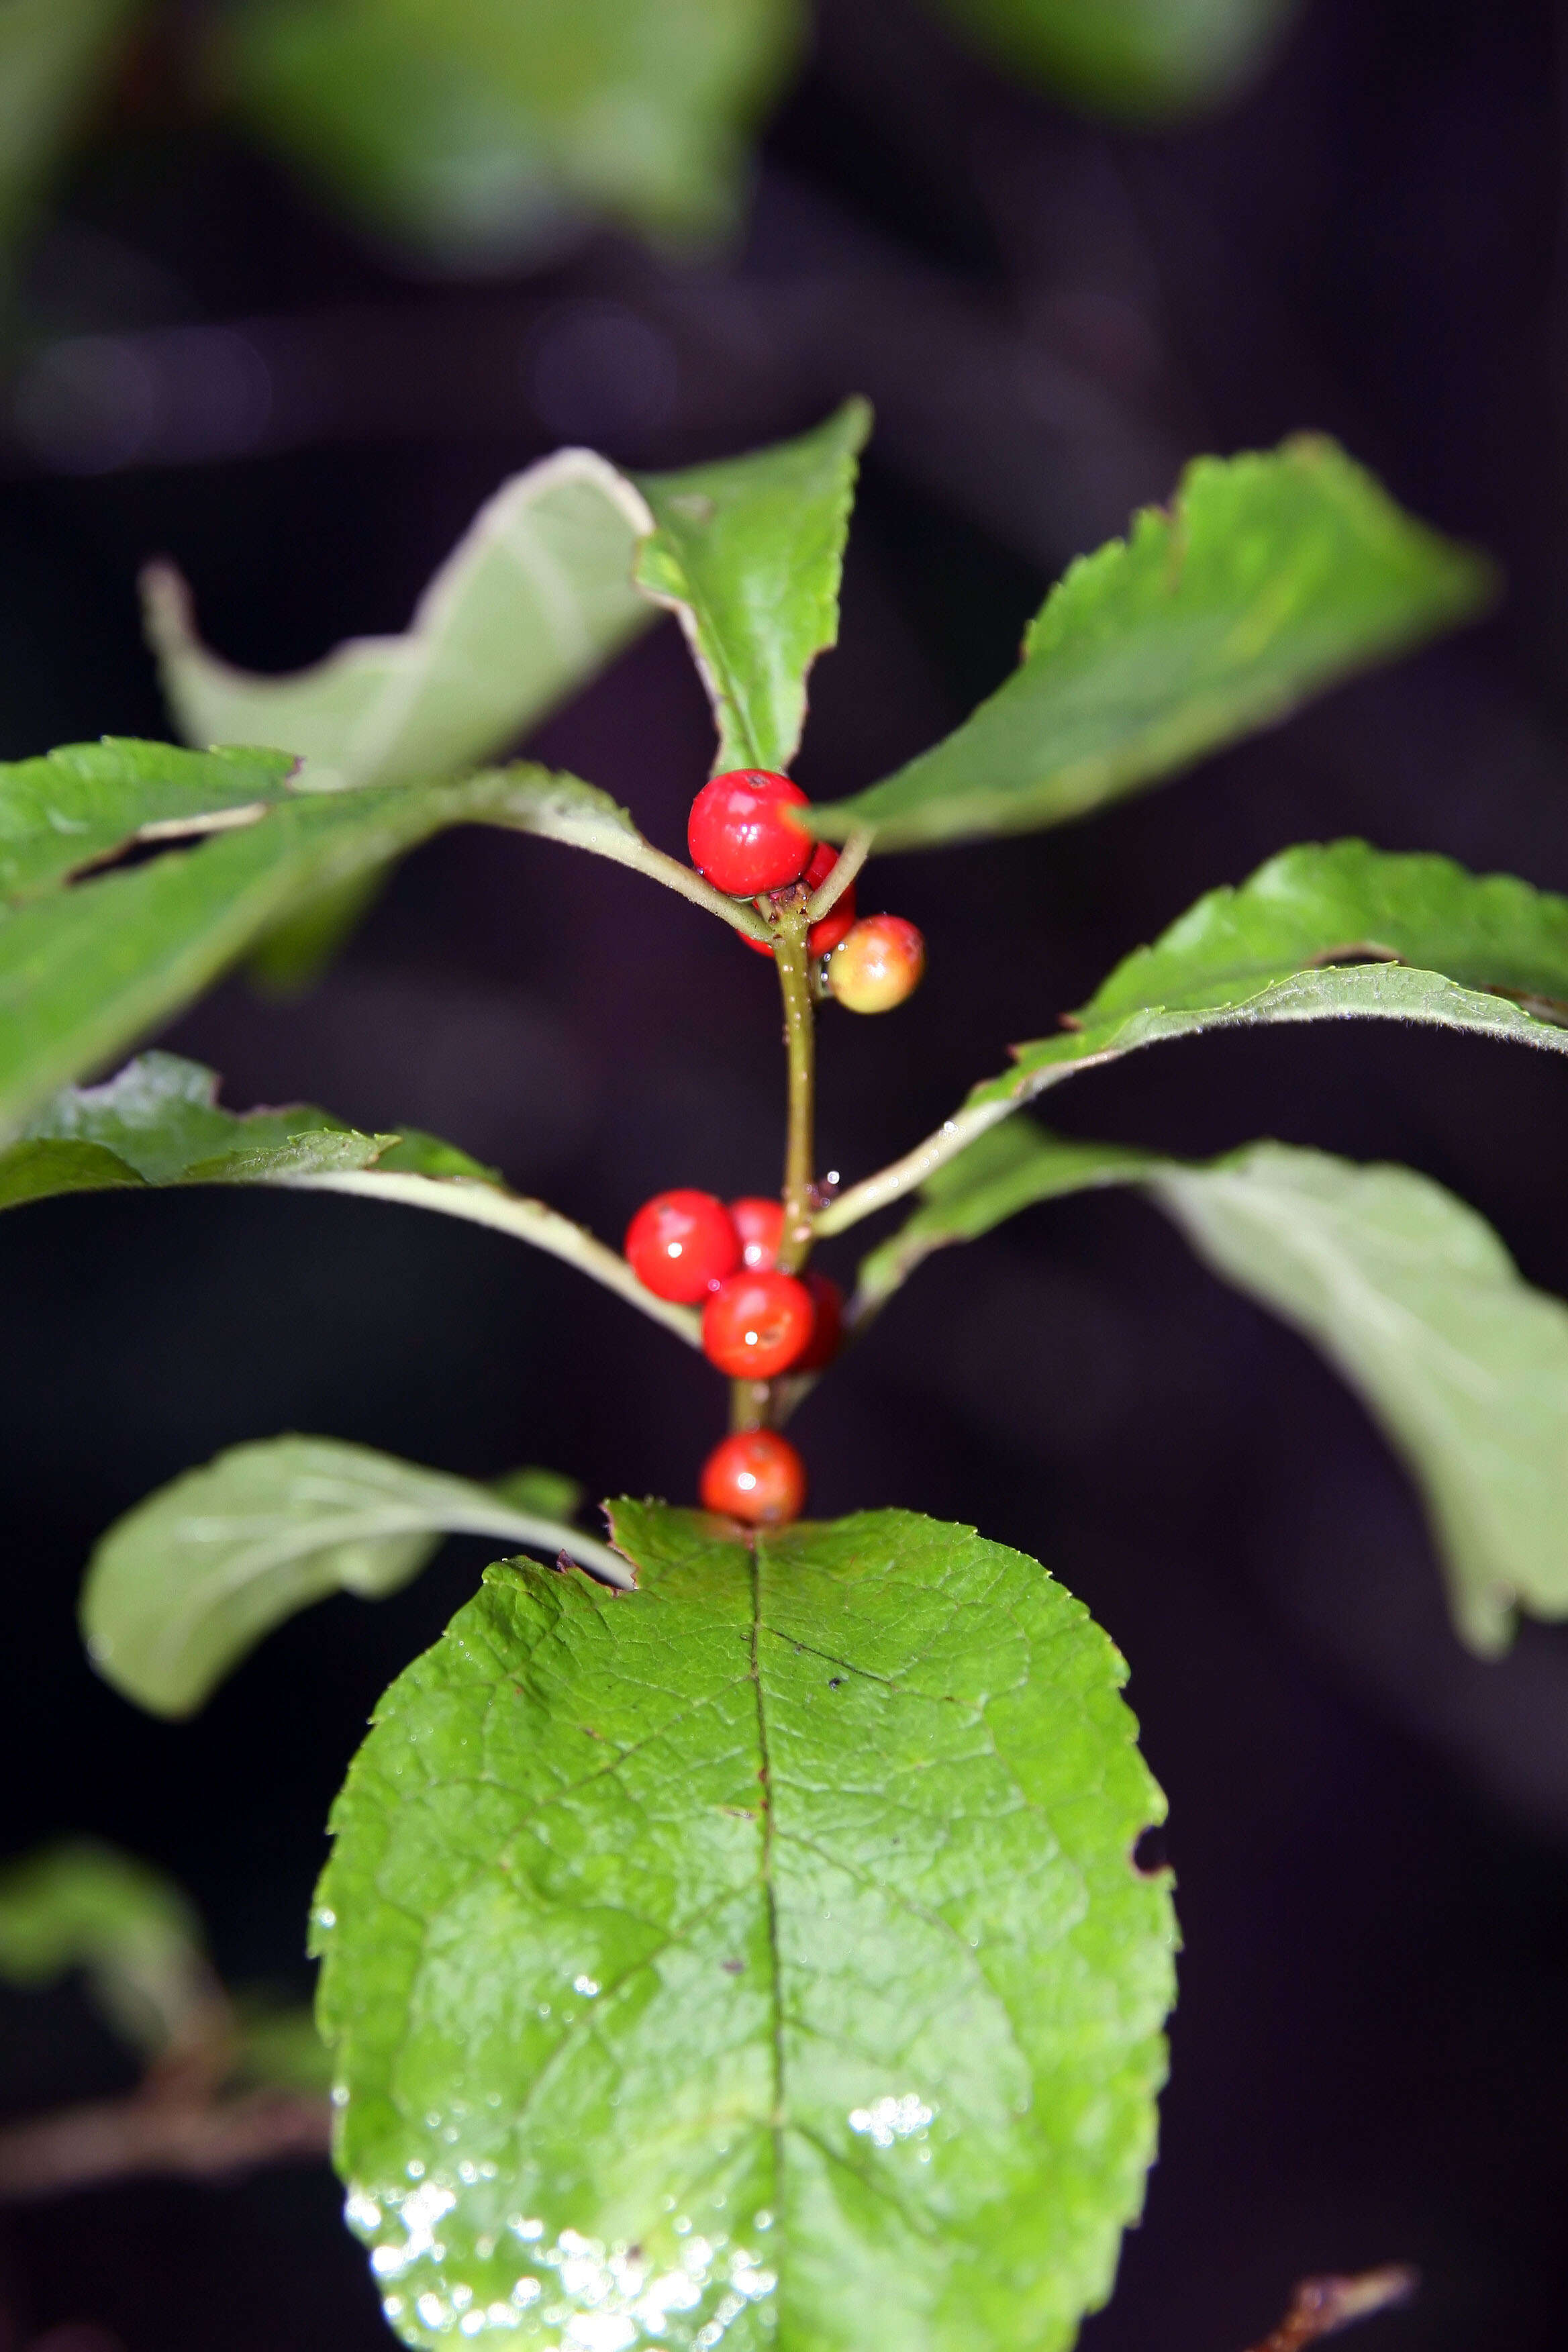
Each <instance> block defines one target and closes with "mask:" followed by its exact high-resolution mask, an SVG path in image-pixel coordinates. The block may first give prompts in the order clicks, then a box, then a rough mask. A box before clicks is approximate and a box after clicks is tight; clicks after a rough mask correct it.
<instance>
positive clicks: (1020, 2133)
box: [315, 1504, 1173, 2352]
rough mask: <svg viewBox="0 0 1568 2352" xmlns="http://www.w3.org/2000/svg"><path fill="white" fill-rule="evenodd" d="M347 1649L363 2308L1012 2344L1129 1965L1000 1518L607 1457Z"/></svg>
mask: <svg viewBox="0 0 1568 2352" xmlns="http://www.w3.org/2000/svg"><path fill="white" fill-rule="evenodd" d="M613 1517H614V1525H615V1529H616V1540H617V1542H618V1543H619V1544H620V1545H621V1546H622V1547H623V1549H625V1550H626V1553H627V1554H628V1556H629V1557H630V1558H632V1559H635V1561H636V1563H637V1571H638V1577H639V1583H640V1590H639V1591H637V1592H636V1593H635V1594H632V1595H630V1596H626V1597H623V1598H618V1599H612V1597H611V1596H610V1595H608V1594H606V1593H605V1592H603V1591H600V1590H598V1589H596V1588H595V1587H594V1586H592V1585H590V1584H589V1583H588V1582H587V1581H586V1580H584V1579H581V1578H560V1577H552V1576H550V1575H548V1574H545V1573H543V1572H541V1571H534V1570H519V1569H516V1568H511V1567H501V1568H493V1569H491V1570H489V1571H488V1573H487V1576H486V1580H485V1586H484V1589H483V1591H481V1592H480V1593H479V1595H478V1596H477V1598H476V1599H475V1600H474V1601H471V1602H470V1603H469V1604H468V1607H467V1608H465V1609H464V1610H463V1611H462V1612H460V1613H459V1614H458V1617H457V1618H456V1619H455V1620H454V1622H453V1623H452V1625H451V1627H450V1628H449V1630H448V1632H447V1634H446V1636H445V1638H444V1639H443V1640H442V1641H441V1642H439V1643H437V1645H436V1647H435V1648H434V1649H432V1650H430V1651H428V1652H427V1653H426V1655H425V1656H424V1657H423V1658H421V1659H419V1660H418V1661H417V1662H416V1664H414V1665H413V1666H411V1667H410V1668H409V1670H408V1671H407V1673H405V1675H402V1676H401V1677H400V1679H399V1680H398V1681H397V1682H396V1683H395V1684H394V1685H393V1687H392V1689H391V1690H390V1691H389V1692H388V1693H387V1695H386V1696H385V1697H384V1699H383V1700H382V1702H381V1704H380V1706H379V1707H378V1708H377V1710H376V1717H375V1723H374V1729H373V1730H372V1732H371V1734H370V1737H369V1738H368V1739H367V1740H366V1742H365V1745H364V1747H363V1748H362V1750H361V1752H360V1754H359V1756H358V1758H357V1759H356V1760H355V1762H354V1764H353V1768H352V1769H351V1771H350V1774H349V1778H348V1781H347V1784H346V1786H345V1788H344V1790H343V1792H342V1796H341V1797H340V1798H339V1800H338V1802H337V1806H336V1808H335V1811H334V1814H333V1821H332V1827H333V1831H334V1835H335V1846H334V1851H333V1854H332V1858H331V1862H330V1864H329V1865H328V1867H327V1871H326V1873H325V1875H324V1876H323V1879H322V1882H321V1889H320V1894H319V1897H318V1907H317V1910H316V1914H315V1940H316V1944H317V1947H318V1948H319V1949H320V1950H321V1953H322V1955H323V1957H324V1960H325V1967H324V1969H323V1973H322V1979H321V1997H320V2014H321V2023H322V2030H323V2032H325V2033H326V2034H327V2036H328V2038H329V2040H330V2041H331V2042H332V2044H333V2046H334V2051H335V2057H336V2068H337V2074H338V2082H339V2090H338V2093H337V2096H338V2097H339V2099H340V2100H341V2101H343V2102H344V2104H342V2105H341V2106H340V2111H339V2144H338V2151H337V2152H338V2161H339V2165H340V2168H341V2169H342V2173H343V2175H344V2177H345V2179H346V2180H347V2181H348V2183H349V2188H350V2195H349V2200H348V2208H347V2210H348V2216H349V2219H350V2221H351V2222H352V2223H353V2226H354V2227H355V2228H356V2229H357V2230H358V2231H359V2232H360V2233H361V2235H362V2236H363V2238H365V2239H366V2240H367V2241H368V2242H369V2243H370V2245H371V2246H372V2248H373V2250H374V2251H373V2255H372V2261H373V2265H374V2270H375V2272H376V2274H377V2277H378V2280H379V2282H380V2284H381V2285H382V2288H383V2292H384V2307H385V2309H386V2312H387V2315H388V2317H389V2318H390V2319H391V2321H392V2323H393V2325H394V2326H395V2328H396V2329H397V2331H398V2333H399V2334H400V2335H401V2336H403V2337H404V2339H405V2342H407V2343H410V2344H416V2345H436V2344H438V2343H440V2342H442V2341H444V2340H445V2339H446V2338H447V2336H449V2335H450V2334H451V2333H453V2331H454V2329H455V2328H456V2326H458V2325H459V2324H460V2322H459V2317H458V2315H467V2314H468V2313H478V2314H482V2315H484V2318H485V2320H486V2322H487V2323H488V2325H489V2326H490V2327H492V2328H496V2329H502V2330H504V2331H505V2332H506V2334H507V2337H508V2340H509V2341H510V2342H513V2343H518V2344H521V2345H524V2346H538V2347H546V2346H553V2345H556V2344H559V2343H564V2342H567V2341H568V2340H569V2341H571V2342H572V2343H573V2344H579V2343H580V2344H583V2345H593V2344H603V2345H616V2346H619V2347H628V2348H629V2347H636V2346H642V2345H646V2344H658V2345H668V2346H669V2347H672V2352H677V2348H679V2352H696V2347H707V2346H710V2345H711V2344H713V2343H715V2342H717V2340H718V2338H719V2336H720V2335H721V2334H722V2335H723V2337H724V2342H725V2344H726V2346H727V2347H730V2352H762V2347H764V2346H765V2347H770V2352H850V2347H854V2352H863V2347H867V2346H872V2345H875V2346H888V2347H892V2346H900V2347H902V2346H906V2345H909V2346H913V2345H917V2344H918V2345H920V2346H921V2347H924V2352H961V2347H962V2352H973V2347H975V2346H976V2345H982V2344H983V2345H984V2346H985V2347H988V2352H1008V2348H1009V2347H1016V2352H1054V2347H1064V2346H1066V2345H1068V2343H1070V2341H1071V2339H1072V2336H1073V2332H1074V2327H1075V2324H1076V2322H1077V2319H1078V2316H1079V2314H1080V2313H1081V2312H1082V2311H1084V2310H1085V2309H1088V2308H1091V2307H1093V2306H1095V2305H1099V2304H1100V2303H1101V2302H1102V2301H1103V2300H1104V2298H1105V2295H1106V2294H1107V2292H1108V2290H1109V2287H1110V2279H1111V2274H1112V2271H1113V2268H1114V2264H1115V2260H1116V2250H1117V2243H1118V2239H1119V2236H1120V2233H1121V2229H1122V2227H1123V2226H1124V2225H1125V2224H1126V2222H1127V2221H1129V2220H1131V2217H1132V2216H1133V2214H1134V2213H1135V2212H1136V2210H1137V2209H1138V2206H1139V2203H1140V2200H1141V2198H1142V2179H1143V2173H1144V2169H1145V2168H1146V2166H1147V2164H1148V2162H1149V2160H1150V2158H1151V2155H1152V2148H1153V2138H1154V2105H1153V2102H1154V2095H1155V2093H1156V2091H1157V2089H1158V2087H1159V2084H1160V2082H1161V2080H1162V2077H1163V2044H1162V2042H1161V2039H1160V2033H1159V2026H1160V2021H1161V2019H1162V2017H1163V2013H1164V2011H1165V2009H1166V2008H1167V2006H1168V2005H1169V2001H1170V1999H1171V1981H1172V1969H1171V1953H1172V1945H1173V1926H1172V1918H1171V1908H1170V1895H1169V1887H1168V1882H1167V1880H1166V1879H1165V1878H1164V1877H1163V1876H1161V1877H1158V1878H1148V1877H1142V1876H1141V1875H1140V1874H1138V1872H1137V1871H1136V1870H1135V1869H1134V1868H1133V1866H1132V1864H1131V1847H1132V1844H1133V1842H1134V1840H1135V1839H1136V1837H1137V1835H1138V1833H1139V1832H1140V1830H1141V1829H1142V1827H1143V1825H1144V1824H1145V1823H1146V1822H1151V1821H1152V1820H1155V1819H1157V1818H1159V1816H1160V1813H1161V1811H1162V1804H1161V1800H1160V1796H1159V1792H1158V1790H1156V1789H1155V1788H1154V1786H1153V1784H1152V1781H1151V1780H1150V1779H1149V1776H1148V1774H1147V1772H1146V1771H1145V1770H1144V1769H1143V1766H1142V1762H1141V1761H1140V1759H1139V1757H1138V1754H1137V1750H1136V1748H1135V1747H1134V1744H1133V1734H1134V1726H1133V1723H1132V1720H1131V1716H1130V1715H1129V1714H1128V1713H1127V1711H1126V1709H1125V1707H1124V1706H1123V1705H1122V1703H1121V1699H1120V1698H1119V1697H1118V1696H1117V1691H1118V1687H1119V1685H1120V1684H1121V1681H1122V1678H1123V1675H1124V1673H1125V1668H1124V1667H1123V1665H1122V1663H1121V1659H1120V1658H1119V1657H1118V1656H1117V1654H1116V1652H1115V1651H1114V1650H1113V1649H1112V1648H1111V1646H1110V1643H1109V1641H1108V1640H1107V1639H1106V1637H1105V1635H1104V1634H1103V1633H1100V1630H1099V1628H1098V1627H1097V1626H1095V1625H1094V1623H1093V1622H1091V1620H1090V1619H1089V1616H1088V1615H1087V1613H1086V1612H1085V1611H1084V1610H1083V1608H1082V1607H1081V1605H1080V1604H1079V1602H1077V1601H1073V1600H1072V1599H1071V1598H1070V1597H1069V1596H1068V1594H1067V1593H1066V1592H1064V1591H1062V1589H1061V1587H1060V1586H1059V1585H1058V1584H1056V1583H1054V1582H1053V1581H1052V1580H1051V1579H1050V1578H1049V1577H1048V1576H1047V1574H1046V1573H1045V1571H1044V1570H1042V1569H1041V1568H1039V1567H1038V1566H1037V1564H1036V1562H1035V1561H1033V1560H1031V1559H1025V1558H1024V1557H1023V1556H1022V1555H1020V1554H1019V1553H1017V1552H1014V1551H1008V1550H1005V1549H1003V1547H1001V1546H1000V1545H997V1544H992V1543H985V1542H983V1541H982V1540H980V1538H977V1537H976V1536H974V1535H973V1533H971V1531H970V1530H968V1529H967V1528H954V1527H945V1526H942V1525H940V1524H938V1523H936V1522H934V1521H931V1520H929V1519H922V1518H920V1517H917V1516H915V1515H914V1514H912V1513H908V1512H901V1511H879V1512H874V1513H868V1514H867V1515H865V1516H863V1517H858V1518H852V1519H847V1520H845V1521H842V1522H841V1523H839V1524H838V1525H837V1526H831V1527H813V1526H809V1525H803V1526H800V1527H796V1528H790V1529H789V1530H787V1531H786V1532H784V1533H781V1534H768V1533H759V1534H758V1536H757V1537H756V1538H755V1540H754V1544H753V1543H752V1542H751V1541H747V1542H744V1543H742V1542H741V1541H738V1540H735V1539H734V1536H733V1532H732V1530H731V1528H729V1526H728V1523H726V1522H724V1521H722V1520H713V1519H709V1518H704V1517H701V1516H700V1515H698V1514H695V1513H690V1512H684V1511H673V1510H670V1509H669V1508H668V1507H666V1506H663V1505H659V1504H646V1505H632V1504H618V1505H616V1507H615V1510H614V1514H613Z"/></svg>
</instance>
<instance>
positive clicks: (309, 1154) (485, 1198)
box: [0, 1053, 701, 1348]
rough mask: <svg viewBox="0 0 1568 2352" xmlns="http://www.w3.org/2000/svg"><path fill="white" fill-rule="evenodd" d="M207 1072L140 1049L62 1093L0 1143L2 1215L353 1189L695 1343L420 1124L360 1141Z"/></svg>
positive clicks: (691, 1329)
mask: <svg viewBox="0 0 1568 2352" xmlns="http://www.w3.org/2000/svg"><path fill="white" fill-rule="evenodd" d="M218 1085H219V1081H218V1078H217V1075H216V1072H215V1071H212V1070H208V1069H204V1068H203V1066H202V1065H201V1064H200V1063H199V1062H187V1061H184V1060H183V1059H182V1058H181V1056H180V1055H177V1054H158V1053H153V1054H142V1055H139V1056H138V1057H137V1059H136V1060H135V1061H133V1062H129V1063H127V1065H126V1066H125V1068H124V1069H123V1070H121V1072H120V1073H119V1074H118V1076H115V1077H112V1078H110V1079H107V1080H106V1081H105V1082H104V1084H103V1085H102V1086H100V1087H62V1088H61V1090H60V1092H59V1093H58V1095H54V1096H51V1097H50V1098H49V1100H48V1101H47V1103H45V1105H44V1106H43V1108H41V1109H40V1110H39V1111H37V1113H36V1114H35V1116H34V1117H33V1118H31V1119H30V1120H29V1121H28V1122H27V1123H26V1126H25V1128H24V1129H23V1130H22V1133H21V1134H20V1135H19V1136H18V1137H17V1139H16V1141H15V1142H14V1143H11V1144H10V1145H8V1146H6V1147H5V1148H4V1149H3V1150H0V1209H13V1208H20V1207H22V1206H23V1205H24V1204H25V1203H26V1202H30V1201H46V1200H49V1199H52V1198H53V1197H54V1196H55V1195H57V1194H58V1193H64V1192H106V1191H110V1190H113V1189H115V1188H117V1187H118V1188H126V1187H131V1188H135V1187H138V1186H145V1185H163V1184H269V1185H280V1186H282V1187H284V1188H285V1189H286V1190H288V1191H290V1192H350V1193H353V1195H354V1196H355V1197H356V1198H358V1199H361V1200H369V1201H382V1202H387V1203H390V1204H392V1205H395V1206H397V1207H400V1208H413V1209H426V1210H433V1211H434V1212H435V1213H436V1214H437V1215H438V1216H447V1217H462V1218H466V1219H467V1220H468V1222H469V1223H473V1224H480V1225H486V1226H488V1227H489V1229H490V1231H491V1232H493V1233H500V1234H510V1236H511V1237H512V1238H513V1239H514V1240H517V1241H524V1242H528V1243H530V1244H531V1245H532V1247H533V1248H535V1249H542V1250H544V1251H547V1252H548V1253H549V1255H551V1256H552V1257H558V1258H561V1259H563V1261H564V1262H565V1264H567V1265H574V1266H576V1267H577V1268H578V1269H579V1271H580V1272H582V1273H584V1274H588V1275H591V1276H593V1277H594V1279H595V1281H596V1282H601V1283H603V1284H604V1285H605V1287H606V1288H607V1289H610V1290H613V1291H615V1292H616V1294H617V1296H618V1297H622V1298H624V1299H626V1300H627V1301H628V1302H629V1304H630V1305H632V1306H634V1307H638V1308H640V1310H641V1311H642V1313H643V1314H645V1315H647V1316H650V1317H651V1318H653V1320H654V1321H655V1322H656V1323H662V1324H663V1325H664V1326H665V1328H667V1329H668V1330H671V1331H673V1332H674V1333H675V1334H676V1335H677V1337H678V1338H679V1339H684V1340H686V1341H687V1343H688V1345H689V1346H690V1347H694V1348H695V1347H698V1346H700V1338H701V1322H700V1318H699V1317H698V1316H697V1314H696V1313H695V1312H694V1310H693V1309H692V1308H691V1307H679V1306H676V1305H675V1304H674V1303H673V1302H672V1301H670V1300H668V1299H664V1298H656V1297H654V1295H653V1293H652V1291H650V1290H645V1289H644V1287H643V1286H642V1284H641V1283H640V1282H639V1281H638V1280H637V1276H636V1275H635V1274H634V1273H633V1272H632V1270H631V1268H630V1266H629V1265H627V1264H626V1259H625V1258H624V1257H623V1256H622V1255H620V1253H619V1252H618V1251H616V1250H611V1249H607V1248H606V1247H605V1244H604V1243H603V1242H600V1241H596V1240H595V1237H594V1235H593V1234H591V1233H589V1232H588V1231H587V1230H586V1228H585V1227H584V1226H582V1225H579V1224H574V1223H573V1221H572V1219H571V1218H570V1217H563V1215H562V1214H561V1213H560V1211H559V1210H558V1209H552V1208H549V1207H548V1206H547V1205H546V1204H545V1202H542V1201H534V1200H531V1199H530V1198H529V1197H528V1195H527V1194H526V1193H521V1192H511V1191H510V1189H509V1188H508V1186H507V1185H505V1184H504V1183H503V1182H502V1181H501V1179H500V1177H499V1176H498V1175H497V1174H496V1172H495V1171H494V1170H493V1169H491V1168H484V1167H481V1166H480V1164H479V1161H478V1160H470V1159H469V1157H468V1153H467V1152H466V1151H459V1150H458V1148H457V1146H456V1145H455V1144H451V1143H443V1142H442V1141H441V1139H440V1138H439V1137H438V1136H434V1135H426V1134H425V1133H424V1132H423V1131H422V1130H421V1129H417V1128H405V1129H403V1130H402V1131H401V1133H399V1134H396V1135H363V1134H361V1133H360V1132H359V1130H358V1129H354V1128H351V1127H350V1126H349V1125H348V1124H347V1122H346V1121H345V1120H343V1119H341V1118H334V1117H333V1115H332V1113H331V1111H324V1110H318V1109H316V1108H315V1107H314V1106H313V1105H311V1104H310V1103H290V1104H288V1105H286V1106H285V1107H284V1108H282V1109H280V1110H256V1111H244V1112H237V1111H231V1110H225V1109H224V1108H222V1107H221V1106H220V1105H219V1102H218V1099H217V1097H218Z"/></svg>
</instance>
